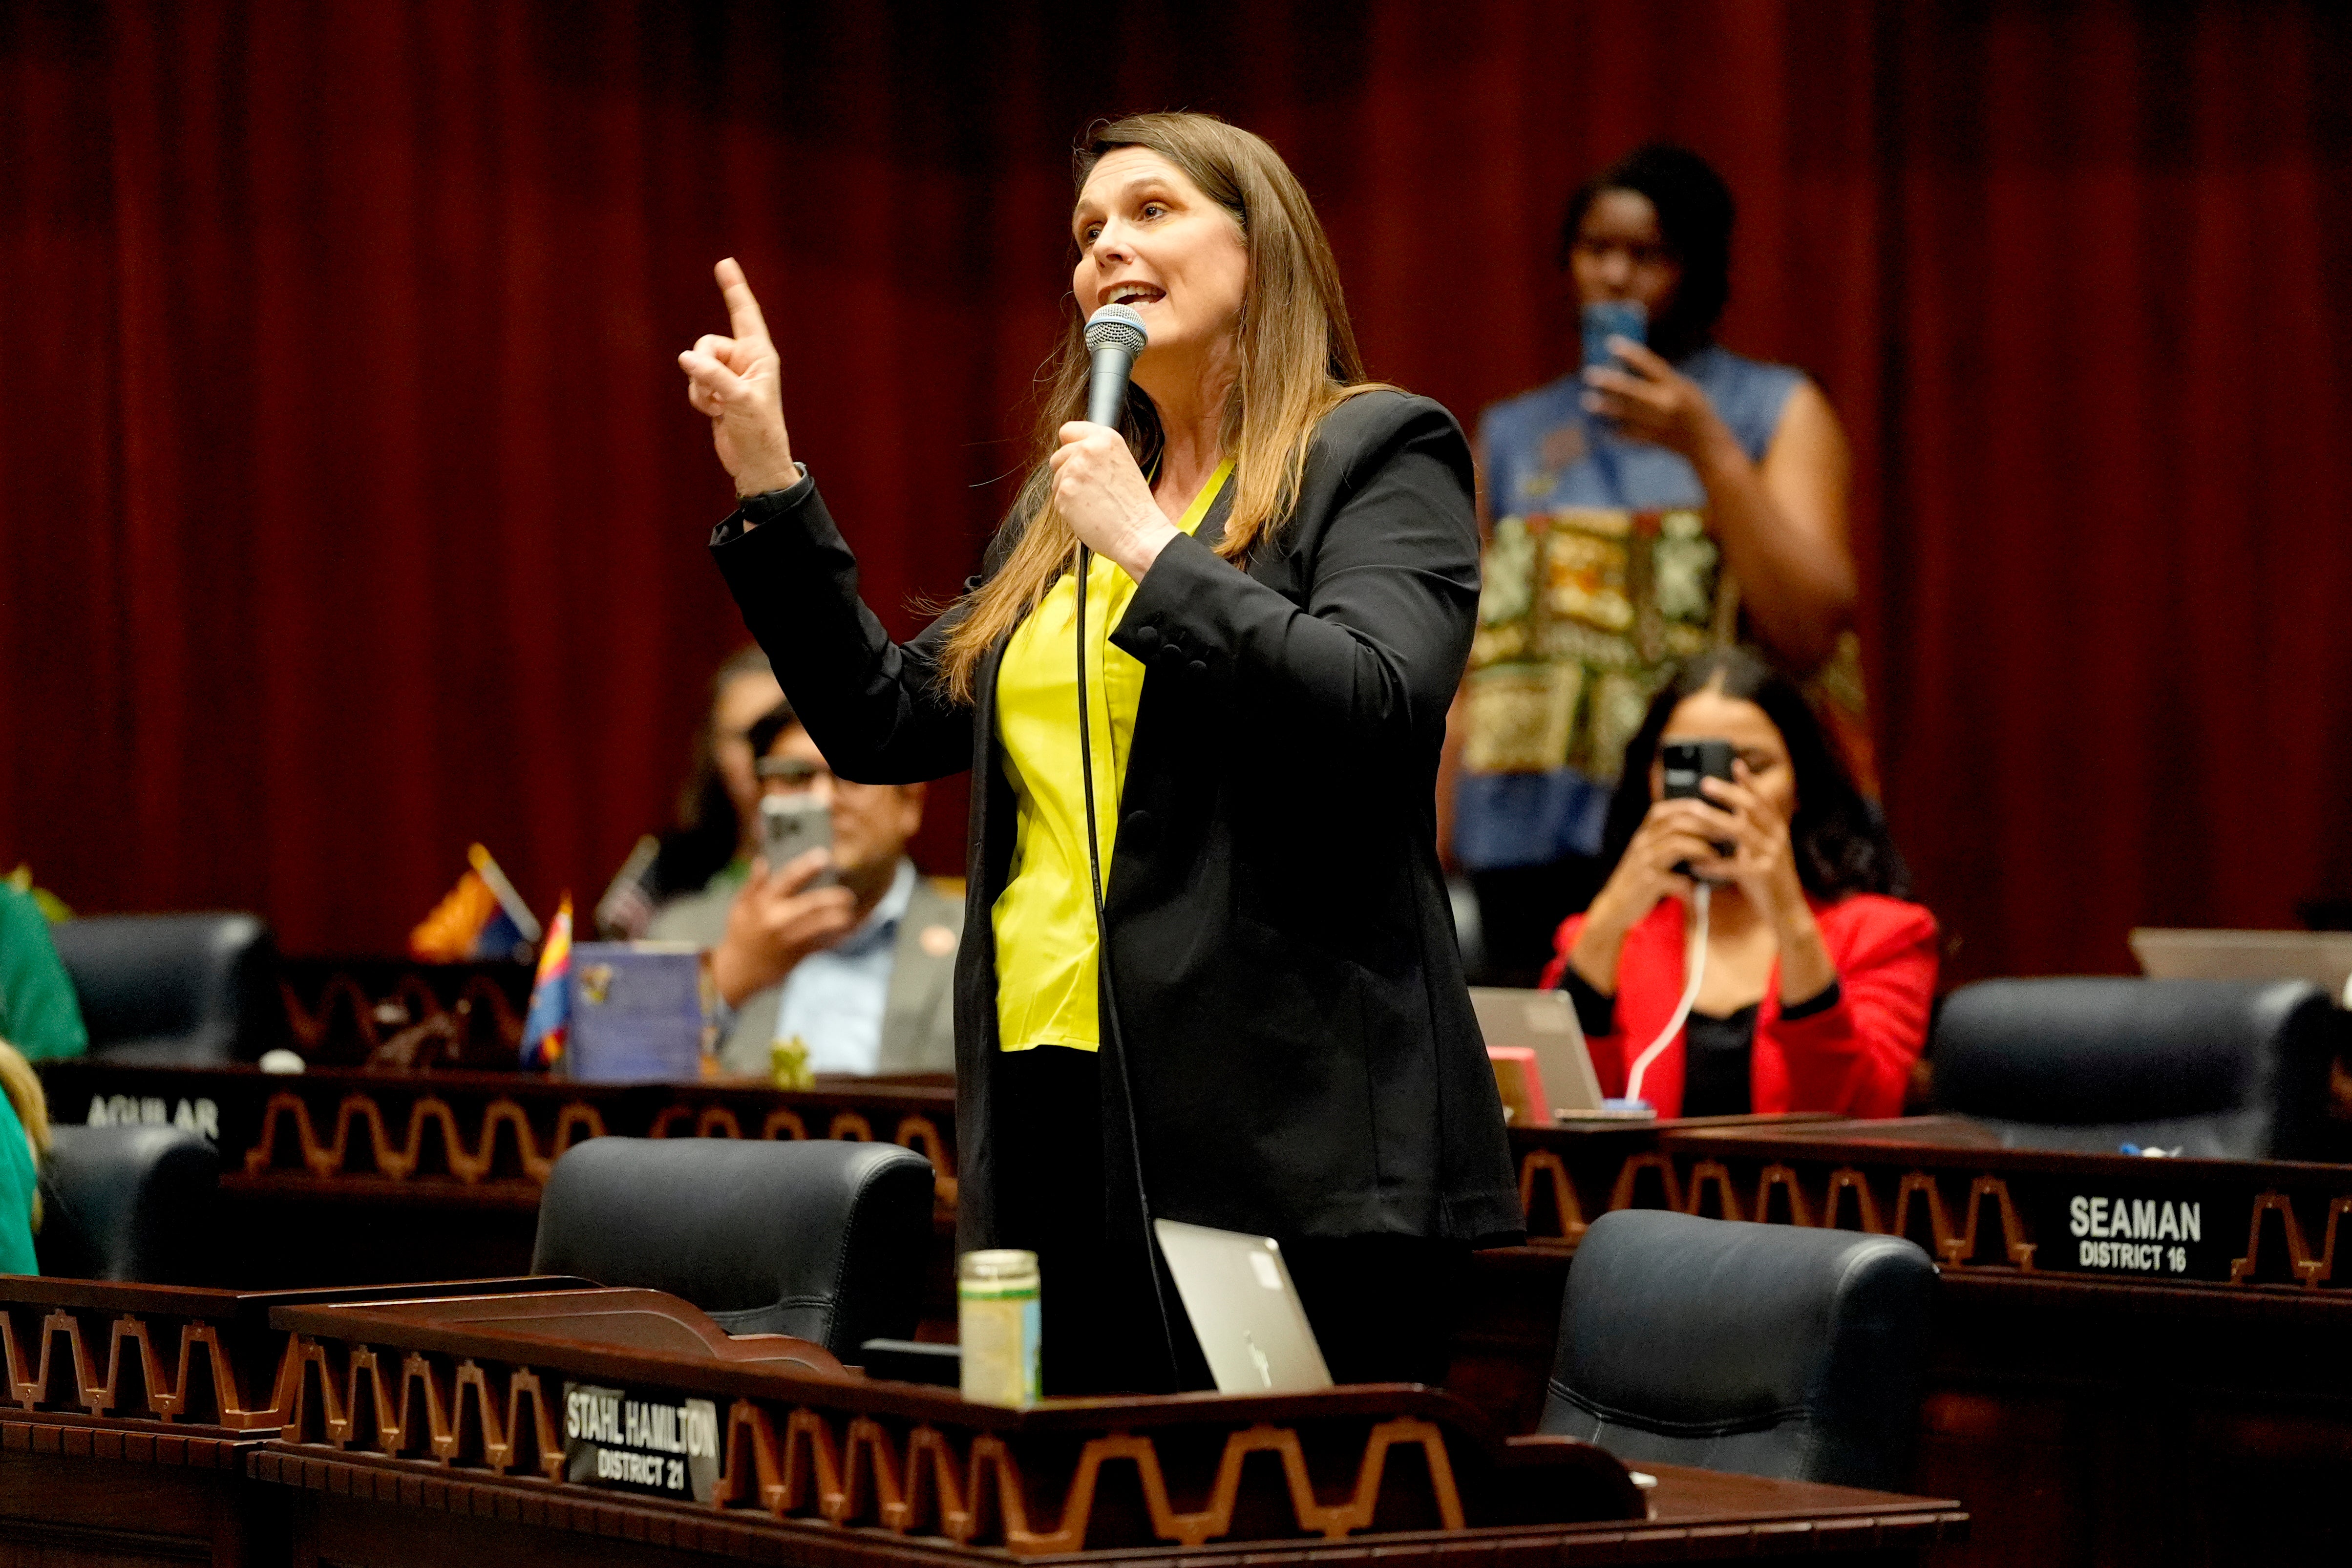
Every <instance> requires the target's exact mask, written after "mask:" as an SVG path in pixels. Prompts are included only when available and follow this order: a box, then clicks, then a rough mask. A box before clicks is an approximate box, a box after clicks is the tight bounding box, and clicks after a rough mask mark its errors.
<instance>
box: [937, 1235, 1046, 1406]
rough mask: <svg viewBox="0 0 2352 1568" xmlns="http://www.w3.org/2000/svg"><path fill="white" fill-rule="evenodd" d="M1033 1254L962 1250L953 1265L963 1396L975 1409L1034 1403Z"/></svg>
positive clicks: (1035, 1306)
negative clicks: (975, 1406)
mask: <svg viewBox="0 0 2352 1568" xmlns="http://www.w3.org/2000/svg"><path fill="white" fill-rule="evenodd" d="M1037 1287H1038V1278H1037V1255H1036V1254H1035V1253H1034V1252H1024V1251H1022V1250H1020V1249H1019V1248H1016V1247H992V1248H989V1249H987V1250H985V1251H981V1252H967V1253H965V1254H964V1255H963V1257H962V1258H961V1259H960V1260H959V1261H958V1262H957V1265H956V1322H957V1337H958V1338H959V1339H960V1340H961V1342H962V1348H963V1396H964V1397H965V1398H966V1399H969V1400H971V1401H972V1402H973V1403H975V1404H979V1405H1015V1406H1018V1405H1034V1404H1035V1403H1036V1402H1037V1351H1038V1321H1039V1319H1038V1304H1037V1301H1038V1297H1037Z"/></svg>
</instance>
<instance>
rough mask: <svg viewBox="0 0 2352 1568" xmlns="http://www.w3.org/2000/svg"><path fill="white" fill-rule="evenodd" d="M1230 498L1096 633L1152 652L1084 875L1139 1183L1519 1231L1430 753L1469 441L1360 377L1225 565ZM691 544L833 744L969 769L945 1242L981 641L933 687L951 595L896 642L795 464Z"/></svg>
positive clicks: (985, 894) (1451, 636)
mask: <svg viewBox="0 0 2352 1568" xmlns="http://www.w3.org/2000/svg"><path fill="white" fill-rule="evenodd" d="M1229 495H1230V492H1228V496H1229ZM1227 510H1229V508H1228V507H1227V505H1226V504H1225V500H1224V499H1223V498H1221V500H1220V502H1219V504H1218V505H1217V506H1215V507H1213V508H1212V509H1211V510H1210V512H1209V515H1208V516H1207V517H1206V518H1205V519H1204V520H1203V521H1202V524H1201V528H1200V531H1199V533H1198V535H1197V536H1195V537H1192V538H1184V537H1179V538H1177V539H1175V540H1173V541H1171V542H1170V543H1169V545H1168V546H1167V548H1166V549H1165V550H1164V551H1163V552H1161V553H1160V558H1159V560H1158V561H1157V562H1156V563H1154V564H1153V566H1152V568H1151V570H1150V572H1149V573H1148V574H1145V576H1144V579H1143V582H1142V583H1141V584H1139V587H1138V590H1137V592H1136V595H1135V597H1134V599H1133V601H1132V602H1131V603H1130V604H1129V607H1128V610H1127V613H1126V615H1125V616H1123V617H1122V618H1121V620H1120V621H1119V624H1118V626H1117V627H1115V628H1114V629H1113V631H1112V633H1111V640H1112V642H1113V643H1115V644H1116V645H1117V646H1118V647H1121V648H1124V649H1125V650H1126V651H1128V652H1129V653H1130V654H1132V655H1134V656H1135V657H1136V658H1139V659H1141V660H1143V661H1144V663H1145V664H1146V666H1147V667H1148V671H1149V673H1148V674H1147V675H1146V677H1145V679H1144V684H1143V693H1142V698H1141V705H1140V707H1139V710H1138V713H1137V717H1136V724H1135V734H1134V741H1133V744H1132V747H1131V749H1130V752H1129V759H1128V766H1127V776H1126V782H1125V784H1124V787H1123V790H1122V794H1121V800H1120V805H1119V810H1120V813H1121V815H1120V817H1119V822H1118V837H1117V839H1116V840H1115V845H1116V847H1115V849H1114V851H1113V858H1112V860H1111V863H1110V866H1109V868H1108V872H1109V882H1108V887H1107V888H1106V889H1105V902H1106V908H1107V916H1108V948H1109V953H1110V963H1111V973H1112V976H1113V981H1114V985H1115V989H1116V992H1117V996H1118V1014H1119V1020H1120V1026H1121V1037H1122V1039H1123V1041H1124V1049H1125V1056H1126V1059H1127V1061H1128V1064H1129V1067H1128V1070H1129V1074H1130V1075H1131V1077H1132V1079H1133V1083H1134V1093H1135V1104H1136V1116H1137V1121H1138V1139H1139V1143H1140V1148H1141V1154H1140V1158H1141V1161H1142V1166H1143V1171H1144V1176H1145V1185H1146V1188H1147V1190H1148V1191H1149V1193H1150V1197H1151V1203H1152V1208H1153V1212H1154V1213H1155V1214H1156V1215H1159V1216H1160V1217H1162V1218H1168V1219H1180V1220H1190V1221H1193V1222H1195V1223H1198V1224H1203V1225H1213V1226H1223V1227H1224V1228H1227V1229H1233V1230H1243V1231H1251V1232H1257V1233H1263V1234H1265V1235H1270V1236H1276V1237H1347V1236H1356V1235H1362V1234H1366V1233H1389V1234H1399V1235H1406V1236H1429V1237H1451V1238H1454V1239H1457V1240H1462V1241H1466V1242H1471V1243H1474V1244H1477V1245H1496V1244H1499V1243H1502V1242H1506V1241H1511V1240H1516V1239H1517V1237H1518V1236H1519V1234H1520V1232H1521V1228H1522V1221H1521V1217H1520V1213H1519V1203H1518V1189H1517V1182H1516V1181H1515V1180H1514V1178H1513V1173H1512V1167H1511V1161H1510V1152H1509V1148H1508V1145H1507V1141H1506V1139H1505V1137H1504V1132H1503V1111H1502V1104H1501V1101H1500V1100H1499V1098H1498V1097H1497V1095H1496V1089H1495V1080H1494V1076H1493V1074H1492V1072H1491V1070H1490V1069H1489V1068H1488V1067H1487V1064H1486V1050H1485V1047H1484V1046H1483V1044H1482V1043H1481V1040H1480V1037H1479V1034H1478V1026H1477V1023H1476V1020H1475V1017H1474V1016H1473V1015H1472V1013H1471V1010H1470V997H1469V992H1468V990H1467V988H1466V987H1465V984H1464V983H1463V977H1462V960H1461V953H1460V951H1459V949H1458V948H1457V946H1456V945H1455V942H1454V922H1453V915H1452V912H1451V907H1450V905H1449V904H1448V902H1447V900H1446V894H1445V888H1444V879H1443V877H1442V875H1441V873H1440V871H1439V869H1438V864H1437V852H1436V823H1435V804H1434V803H1435V784H1436V776H1437V759H1438V751H1439V748H1440V746H1441V744H1442V743H1443V742H1444V733H1445V711H1446V708H1447V705H1448V704H1449V703H1450V701H1451V700H1452V699H1453V696H1454V687H1455V686H1456V684H1457V683H1458V682H1459V681H1460V679H1461V676H1462V669H1463V665H1464V663H1465V660H1466V659H1467V658H1468V656H1469V650H1470V638H1471V634H1472V632H1473V630H1474V629H1475V624H1476V620H1477V609H1478V531H1477V524H1476V521H1475V516H1474V514H1473V511H1472V507H1471V460H1470V448H1469V446H1468V444H1467V443H1466V442H1465V440H1464V439H1463V436H1462V430H1461V427H1460V426H1458V425H1456V424H1455V423H1454V417H1453V416H1451V415H1449V414H1448V413H1446V411H1445V410H1444V408H1443V407H1441V406H1440V405H1437V404H1435V403H1433V402H1431V401H1429V400H1428V399H1426V398H1421V397H1412V396H1409V395H1404V394H1402V393H1394V392H1373V393H1366V394H1361V395H1358V396H1356V397H1353V398H1350V399H1349V400H1348V401H1347V402H1345V403H1343V404H1341V405H1339V408H1338V409H1336V410H1335V411H1333V412H1332V413H1331V414H1330V415H1329V416H1328V417H1327V418H1326V419H1325V420H1324V421H1323V425H1322V427H1321V428H1320V429H1319V430H1318V432H1317V433H1316V437H1315V440H1314V443H1313V445H1312V447H1311V448H1310V450H1309V452H1308V456H1307V468H1306V476H1305V483H1304V486H1303V489H1302V490H1301V492H1300V496H1299V500H1298V505H1297V510H1296V511H1295V512H1294V513H1293V515H1292V516H1291V517H1290V519H1289V520H1288V521H1287V522H1286V523H1285V525H1284V526H1283V527H1282V528H1281V529H1280V531H1278V532H1277V533H1276V536H1275V538H1274V541H1273V542H1272V543H1271V544H1268V545H1266V546H1265V547H1262V548H1260V549H1258V550H1257V551H1255V552H1254V554H1253V558H1252V559H1251V561H1250V562H1249V564H1248V569H1247V570H1246V571H1245V572H1244V571H1242V570H1239V569H1237V568H1235V567H1234V565H1232V564H1231V563H1227V562H1225V561H1224V560H1223V559H1221V558H1220V557H1218V556H1217V555H1216V554H1215V553H1214V552H1213V551H1212V550H1211V548H1210V542H1212V541H1213V540H1214V539H1215V538H1217V536H1218V535H1219V534H1220V533H1221V532H1222V531H1223V521H1224V516H1225V513H1226V511H1227ZM1009 543H1010V531H1009V530H1008V531H1007V532H1006V534H1005V535H1003V536H1000V539H999V541H998V543H997V545H996V546H995V547H993V548H992V550H991V552H990V566H991V569H993V567H994V566H995V564H996V563H998V562H1000V561H1001V560H1002V558H1003V553H1004V552H1005V550H1006V548H1007V547H1008V546H1009ZM711 552H712V554H713V555H714V556H715V557H716V558H717V560H718V562H719V569H720V570H721V571H722V572H723V573H724V574H726V577H727V582H728V585H729V587H730V588H731V589H732V590H733V592H734V595H735V599H736V602H737V603H738V604H739V605H741V606H742V610H743V617H744V620H745V622H746V624H748V625H749V626H750V627H751V635H752V636H753V637H757V638H758V639H759V641H760V645H761V647H764V648H766V649H767V650H768V654H769V657H770V658H772V659H773V660H774V662H775V668H776V674H777V677H778V679H780V680H781V681H782V684H783V688H784V690H785V692H786V693H787V694H788V695H789V696H790V697H791V699H792V701H793V708H794V709H795V710H797V711H798V713H799V715H800V717H801V719H802V720H803V722H805V723H806V724H807V726H808V731H809V733H810V735H811V736H812V737H813V738H814V740H815V741H816V742H817V744H818V745H819V746H820V747H821V748H823V750H824V754H825V757H826V760H827V761H828V762H829V763H831V764H832V765H833V768H834V770H835V772H836V773H840V774H841V775H842V776H843V777H845V778H848V779H856V780H864V781H869V782H874V783H885V782H903V781H909V780H916V779H929V778H937V777H940V776H941V775H943V774H946V773H954V772H957V771H960V770H961V769H963V768H966V767H969V768H971V770H972V773H973V788H972V791H971V843H970V848H969V854H970V865H969V883H968V891H967V895H966V896H967V899H968V902H967V905H966V913H965V917H964V940H963V945H962V950H961V952H960V953H959V954H958V958H957V976H956V1057H957V1065H958V1068H959V1070H958V1072H957V1075H956V1085H957V1106H956V1130H957V1139H958V1142H959V1143H960V1145H961V1162H960V1163H961V1172H960V1173H961V1184H960V1185H961V1194H960V1205H959V1206H960V1209H961V1246H963V1247H984V1246H991V1245H994V1243H995V1234H994V1230H995V1226H994V1220H995V1215H994V1204H993V1191H994V1182H993V1180H992V1175H993V1170H994V1163H993V1160H992V1152H991V1148H990V1131H989V1129H990V1125H991V1121H990V1100H989V1094H990V1086H991V1081H992V1073H991V1071H990V1068H991V1067H992V1064H993V1063H994V1062H995V1060H996V1059H997V1058H998V1056H999V1050H998V1042H997V1031H996V952H995V942H994V940H993V936H992V925H991V921H990V918H989V916H990V910H991V909H992V906H993V905H994V903H995V900H996V898H997V895H998V894H999V893H1000V892H1002V891H1003V889H1004V886H1005V883H1006V880H1007V879H1008V877H1009V874H1010V869H1011V860H1012V855H1013V826H1014V816H1015V805H1014V802H1013V792H1012V788H1011V786H1010V785H1009V784H1007V783H1006V782H1005V778H1004V770H1003V765H1002V762H1001V759H1000V756H999V752H998V742H997V734H996V716H995V701H994V697H995V689H996V670H997V664H998V660H999V659H1000V658H1002V657H1003V644H1002V643H1000V644H999V645H998V646H997V647H995V648H993V649H992V650H991V652H990V654H989V655H988V658H987V659H986V661H985V663H984V664H983V665H982V668H981V669H980V670H979V672H978V680H977V684H976V694H977V700H976V701H975V702H974V703H972V704H971V705H960V704H957V703H954V702H951V701H950V700H948V699H947V698H946V697H945V696H944V695H943V694H942V693H941V692H940V689H939V687H938V685H937V683H936V681H935V679H934V661H935V659H936V657H937V653H938V650H939V648H940V646H941V644H942V641H943V639H944V637H945V635H946V632H947V630H948V627H949V626H950V623H951V621H952V617H953V616H954V615H955V614H956V612H954V611H950V612H949V615H948V616H944V617H942V618H941V619H940V621H938V622H935V623H934V624H933V625H932V626H929V627H928V628H927V629H926V630H925V631H924V632H923V633H922V634H921V635H920V636H919V637H916V638H915V640H914V641H912V642H910V643H906V644H897V643H893V642H892V641H891V640H890V638H889V637H888V636H887V634H886V633H885V632H884V630H883V628H882V626H881V624H880V623H879V622H878V621H877V620H876V619H875V617H874V616H873V614H872V612H870V611H869V610H867V609H866V606H865V605H864V604H863V603H862V602H861V601H860V600H859V598H858V595H857V564H856V560H855V559H854V558H853V557H852V556H851V554H850V552H849V547H848V546H847V545H846V544H845V543H844V542H843V541H842V537H841V534H840V532H839V531H837V530H836V529H835V526H834V523H833V520H832V518H831V517H830V516H829V515H828V514H827V513H826V511H825V509H824V502H823V500H820V499H819V498H818V496H817V493H816V489H815V486H814V482H813V481H811V480H809V479H803V480H802V481H801V482H800V483H799V484H798V485H795V486H794V487H793V488H792V489H788V490H782V491H777V492H773V493H772V494H769V495H765V496H758V497H754V498H751V500H747V501H746V502H745V503H744V505H743V508H742V510H740V511H738V512H737V513H736V514H734V515H733V516H731V517H730V518H729V519H728V520H727V521H725V522H722V523H721V524H720V525H719V529H718V531H717V532H716V533H715V534H714V535H713V536H712V539H711ZM1104 1079H1105V1081H1106V1084H1107V1085H1108V1084H1109V1083H1110V1082H1112V1081H1113V1079H1112V1074H1111V1073H1109V1072H1108V1071H1106V1073H1105V1074H1104ZM1106 1093H1107V1098H1108V1089H1107V1091H1106ZM1111 1122H1112V1118H1111V1117H1110V1116H1108V1115H1107V1116H1106V1118H1105V1125H1106V1127H1108V1126H1109V1125H1111ZM1107 1137H1108V1134H1107ZM1118 1142H1120V1143H1123V1142H1124V1140H1123V1138H1121V1139H1119V1140H1118ZM1121 1163H1123V1162H1114V1161H1110V1160H1107V1162H1106V1165H1105V1169H1106V1170H1118V1169H1120V1168H1121Z"/></svg>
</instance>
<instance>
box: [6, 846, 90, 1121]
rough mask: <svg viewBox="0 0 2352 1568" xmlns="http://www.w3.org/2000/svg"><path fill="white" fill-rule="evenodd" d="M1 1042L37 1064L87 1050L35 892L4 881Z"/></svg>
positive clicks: (78, 1013)
mask: <svg viewBox="0 0 2352 1568" xmlns="http://www.w3.org/2000/svg"><path fill="white" fill-rule="evenodd" d="M0 1040H6V1041H7V1042H9V1043H10V1044H11V1045H13V1046H15V1047H16V1049H17V1050H19V1051H21V1052H22V1053H24V1055H25V1056H26V1057H27V1058H30V1059H32V1060H34V1061H42V1060H46V1059H47V1058H53V1057H78V1056H80V1055H81V1054H82V1053H83V1052H85V1051H87V1050H88V1049H89V1031H88V1030H86V1029H84V1028H83V1027H82V1021H81V1003H80V1001H79V999H77V998H76V996H75V995H74V988H73V981H72V979H71V978H70V977H68V975H67V973H66V966H65V965H64V964H63V963H59V962H58V949H57V944H56V943H54V942H51V941H50V940H49V922H48V919H47V916H45V915H43V914H42V913H41V909H40V906H39V905H38V904H37V903H35V902H34V901H33V898H32V895H31V894H29V893H22V892H18V891H17V890H16V889H14V888H12V887H9V886H7V885H6V884H5V883H0ZM0 1158H5V1156H0Z"/></svg>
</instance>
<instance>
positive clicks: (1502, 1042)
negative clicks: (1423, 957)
mask: <svg viewBox="0 0 2352 1568" xmlns="http://www.w3.org/2000/svg"><path fill="white" fill-rule="evenodd" d="M1470 1005H1471V1006H1472V1007H1473V1008H1475V1010H1476V1012H1477V1014H1478V1032H1479V1033H1480V1034H1482V1035H1484V1036H1485V1037H1486V1044H1488V1045H1489V1046H1526V1047H1529V1048H1531V1049H1532V1050H1534V1052H1535V1053H1536V1073H1537V1076H1538V1077H1539V1078H1541V1079H1543V1089H1544V1098H1545V1099H1547V1100H1550V1101H1551V1104H1550V1106H1549V1108H1548V1109H1549V1110H1550V1112H1551V1115H1552V1116H1553V1117H1555V1118H1557V1117H1562V1116H1591V1115H1592V1114H1594V1113H1595V1112H1597V1111H1598V1110H1600V1109H1601V1079H1600V1078H1599V1077H1598V1076H1596V1075H1595V1074H1594V1072H1593V1070H1592V1055H1591V1052H1590V1051H1588V1050H1586V1049H1585V1048H1584V1030H1583V1028H1582V1027H1581V1026H1579V1025H1578V1023H1577V1021H1576V1004H1575V1003H1574V1002H1572V1001H1570V999H1569V994H1568V993H1567V992H1565V991H1514V990H1510V989H1507V988H1506V987H1503V986H1499V985H1473V986H1472V987H1470Z"/></svg>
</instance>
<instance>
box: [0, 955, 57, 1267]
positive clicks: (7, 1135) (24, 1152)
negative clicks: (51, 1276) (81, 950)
mask: <svg viewBox="0 0 2352 1568" xmlns="http://www.w3.org/2000/svg"><path fill="white" fill-rule="evenodd" d="M53 962H54V961H53ZM48 1141H49V1118H48V1110H47V1103H46V1102H45V1101H44V1100H43V1099H42V1096H41V1080H40V1079H37V1078H36V1077H34V1076H33V1068H32V1064H30V1063H29V1062H27V1061H26V1060H25V1058H23V1057H22V1056H20V1055H18V1054H17V1053H16V1051H15V1050H14V1049H13V1048H11V1047H9V1045H8V1043H7V1042H6V1041H5V1040H0V1274H38V1273H39V1272H40V1271H41V1266H40V1263H39V1262H38V1260H37V1259H36V1258H35V1257H34V1255H33V1232H34V1231H35V1230H37V1229H38V1228H39V1227H40V1223H41V1189H40V1177H39V1165H40V1155H41V1152H42V1151H43V1150H44V1149H46V1148H47V1145H48Z"/></svg>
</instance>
